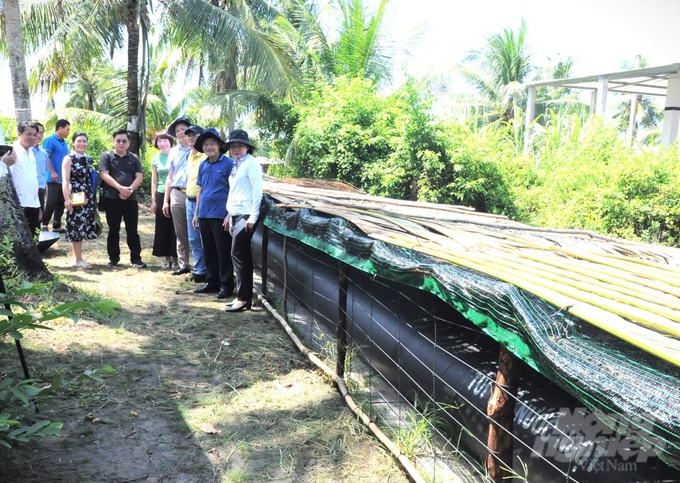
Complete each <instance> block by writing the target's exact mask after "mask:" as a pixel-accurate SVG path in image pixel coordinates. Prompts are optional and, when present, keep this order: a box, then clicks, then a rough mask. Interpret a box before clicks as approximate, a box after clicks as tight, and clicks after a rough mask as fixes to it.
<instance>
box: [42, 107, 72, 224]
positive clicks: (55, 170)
mask: <svg viewBox="0 0 680 483" xmlns="http://www.w3.org/2000/svg"><path fill="white" fill-rule="evenodd" d="M70 130H71V123H70V122H68V121H67V120H66V119H59V120H58V121H57V124H56V125H55V127H54V134H52V135H51V136H50V137H48V138H47V139H45V140H44V141H43V143H42V147H43V149H44V150H45V152H47V174H46V176H45V179H46V181H47V192H46V194H47V199H46V200H45V211H43V216H42V230H43V231H47V225H48V224H49V223H50V219H52V216H53V215H54V218H53V219H52V231H57V232H59V233H64V232H65V230H64V229H63V228H62V227H61V217H62V216H63V214H64V192H63V191H62V190H61V164H62V162H63V161H64V158H65V157H66V156H67V155H68V145H67V144H66V138H67V137H68V133H69V131H70Z"/></svg>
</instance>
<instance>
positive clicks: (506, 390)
mask: <svg viewBox="0 0 680 483" xmlns="http://www.w3.org/2000/svg"><path fill="white" fill-rule="evenodd" d="M520 367H521V362H520V360H519V359H517V357H515V355H514V354H512V353H511V352H510V351H508V350H507V349H506V348H505V347H503V346H501V351H500V356H499V358H498V374H497V375H496V383H495V384H494V385H493V389H492V391H491V397H490V398H489V404H488V405H487V408H486V414H487V416H489V419H490V421H489V438H488V440H487V446H488V448H489V456H488V458H487V470H488V474H489V477H490V478H491V480H492V481H494V482H495V483H507V482H508V481H510V480H508V479H507V478H508V476H510V475H512V473H511V472H509V471H508V470H509V469H510V470H511V469H512V450H513V436H512V427H513V419H514V416H515V398H516V397H517V386H518V384H519V373H520Z"/></svg>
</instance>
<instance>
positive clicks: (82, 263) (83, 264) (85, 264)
mask: <svg viewBox="0 0 680 483" xmlns="http://www.w3.org/2000/svg"><path fill="white" fill-rule="evenodd" d="M73 266H74V267H76V268H92V264H91V263H90V262H88V261H87V260H85V259H82V260H81V261H79V262H77V263H76V262H74V263H73Z"/></svg>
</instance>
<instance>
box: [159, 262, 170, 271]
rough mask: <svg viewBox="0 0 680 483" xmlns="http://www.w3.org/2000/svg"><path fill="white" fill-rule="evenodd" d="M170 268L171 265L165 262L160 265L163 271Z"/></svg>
mask: <svg viewBox="0 0 680 483" xmlns="http://www.w3.org/2000/svg"><path fill="white" fill-rule="evenodd" d="M170 267H172V264H171V263H170V262H165V263H164V264H163V265H161V268H162V269H163V270H170Z"/></svg>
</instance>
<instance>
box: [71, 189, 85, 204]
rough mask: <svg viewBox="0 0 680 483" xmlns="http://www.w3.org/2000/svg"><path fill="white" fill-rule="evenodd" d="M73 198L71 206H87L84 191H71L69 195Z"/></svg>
mask: <svg viewBox="0 0 680 483" xmlns="http://www.w3.org/2000/svg"><path fill="white" fill-rule="evenodd" d="M68 196H69V198H71V206H73V207H74V208H77V207H79V206H85V205H86V204H87V196H86V194H85V192H84V191H80V192H78V193H71V194H69V195H68Z"/></svg>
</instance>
